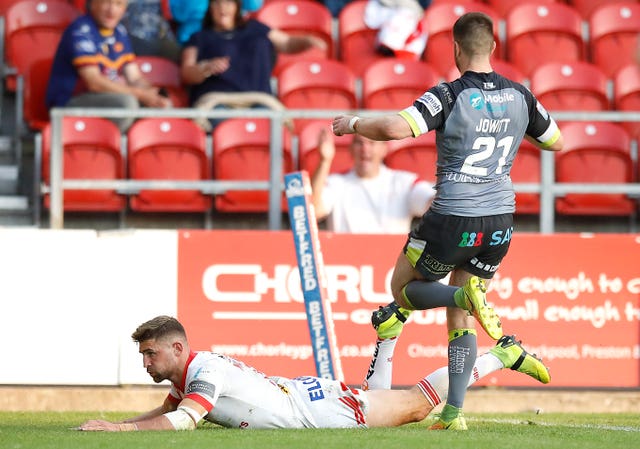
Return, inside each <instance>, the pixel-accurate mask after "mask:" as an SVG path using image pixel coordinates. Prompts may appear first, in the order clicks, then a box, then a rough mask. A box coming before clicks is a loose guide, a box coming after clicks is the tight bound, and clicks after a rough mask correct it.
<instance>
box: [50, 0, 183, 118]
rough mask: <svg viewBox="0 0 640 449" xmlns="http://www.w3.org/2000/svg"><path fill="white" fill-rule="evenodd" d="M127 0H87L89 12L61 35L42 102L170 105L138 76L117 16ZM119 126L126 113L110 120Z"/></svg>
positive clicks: (124, 105) (79, 104)
mask: <svg viewBox="0 0 640 449" xmlns="http://www.w3.org/2000/svg"><path fill="white" fill-rule="evenodd" d="M126 8H127V1H126V0H91V2H90V4H89V11H88V14H86V15H83V16H80V17H79V18H78V19H76V20H75V21H74V22H72V23H71V24H70V25H69V26H68V27H67V29H66V30H65V32H64V33H63V36H62V38H61V40H60V43H59V44H58V48H57V50H56V54H55V57H54V61H53V66H52V69H51V76H50V78H49V84H48V86H47V95H46V103H47V107H49V108H51V107H54V106H57V107H64V106H66V107H105V108H126V109H136V108H139V107H140V105H143V106H148V107H156V108H162V107H170V106H171V102H170V100H169V99H168V98H166V97H164V96H162V95H160V93H159V90H158V89H157V88H155V87H153V86H152V85H151V84H150V83H149V82H148V81H147V80H146V79H145V78H144V77H143V75H142V73H141V72H140V69H139V67H138V65H137V64H136V62H135V54H134V53H133V50H132V48H131V43H130V42H129V38H128V35H127V32H126V30H125V28H124V27H123V26H122V25H121V24H120V20H121V19H122V16H123V15H124V13H125V10H126ZM113 121H114V122H115V123H116V124H117V125H118V126H119V127H120V129H121V130H122V131H124V130H126V129H128V127H129V126H130V125H131V123H132V122H133V119H131V118H122V119H113Z"/></svg>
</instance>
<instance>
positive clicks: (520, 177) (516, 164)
mask: <svg viewBox="0 0 640 449" xmlns="http://www.w3.org/2000/svg"><path fill="white" fill-rule="evenodd" d="M540 151H542V150H540V149H539V148H538V147H536V146H535V145H533V144H532V143H529V142H527V141H526V140H523V141H522V143H521V144H520V148H519V149H518V153H517V154H516V157H515V159H514V161H513V166H512V167H511V180H512V181H513V182H514V183H538V184H539V183H540ZM539 213H540V194H538V193H526V192H517V193H516V214H539Z"/></svg>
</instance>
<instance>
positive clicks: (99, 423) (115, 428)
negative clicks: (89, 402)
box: [78, 419, 136, 432]
mask: <svg viewBox="0 0 640 449" xmlns="http://www.w3.org/2000/svg"><path fill="white" fill-rule="evenodd" d="M78 430H84V431H89V432H123V431H127V430H136V429H135V424H132V423H112V422H109V421H103V420H101V419H91V420H89V421H87V422H85V423H84V424H82V425H80V427H78Z"/></svg>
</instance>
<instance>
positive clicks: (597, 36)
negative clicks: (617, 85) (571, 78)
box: [589, 2, 640, 77]
mask: <svg viewBox="0 0 640 449" xmlns="http://www.w3.org/2000/svg"><path fill="white" fill-rule="evenodd" d="M589 30H590V36H591V40H590V44H589V48H590V51H591V60H592V61H593V62H594V63H595V64H597V65H598V66H599V67H600V68H601V69H602V70H603V71H604V72H605V73H606V74H607V76H609V77H613V76H614V74H615V73H616V72H617V71H618V70H619V69H620V68H621V67H623V66H625V65H627V64H630V63H637V62H636V59H635V58H636V54H637V45H638V35H639V34H640V3H636V2H625V3H621V2H615V3H607V4H605V5H602V6H599V7H598V8H596V9H595V10H594V11H593V13H592V14H591V19H590V20H589Z"/></svg>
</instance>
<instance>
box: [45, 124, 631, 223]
mask: <svg viewBox="0 0 640 449" xmlns="http://www.w3.org/2000/svg"><path fill="white" fill-rule="evenodd" d="M323 126H327V127H328V126H329V121H323V120H316V121H314V122H311V123H308V124H307V126H306V127H305V128H303V130H302V132H301V133H300V134H299V139H298V140H299V141H298V159H299V163H298V165H296V164H295V163H294V155H293V150H292V136H291V134H290V133H289V132H288V131H286V130H284V131H283V134H282V136H281V138H282V148H281V150H282V153H281V155H282V159H283V171H284V172H285V173H286V172H291V171H293V170H295V169H301V170H307V171H308V172H311V173H313V171H314V170H315V167H316V166H317V164H318V161H319V155H318V150H317V141H318V133H319V130H320V128H321V127H323ZM562 132H563V136H564V139H565V150H563V151H562V152H560V153H557V154H556V155H555V158H556V181H557V182H572V183H593V182H596V183H631V182H636V181H638V177H639V175H640V174H638V173H637V167H635V168H634V160H633V158H632V155H631V138H630V136H629V135H628V133H627V132H626V131H625V130H624V128H622V127H620V126H619V125H616V124H612V123H600V122H594V123H581V122H580V123H579V122H574V123H568V124H565V125H563V126H562ZM212 137H213V144H212V147H213V149H212V154H211V155H209V154H208V151H207V145H206V137H205V134H204V132H203V131H202V130H201V129H200V128H199V127H198V126H197V125H195V124H194V123H193V122H192V121H190V120H186V119H161V118H151V119H141V120H139V121H137V122H136V123H135V124H134V125H133V126H132V127H131V128H130V130H129V131H128V133H127V149H126V151H122V148H121V135H120V132H119V130H118V128H117V127H116V126H115V125H114V124H113V123H111V122H109V121H107V120H105V119H101V118H71V117H66V118H65V119H64V120H63V130H62V142H63V148H64V150H63V154H64V156H63V159H64V162H63V163H64V177H65V179H112V180H116V179H133V180H179V181H204V180H210V179H215V180H244V181H260V180H261V181H266V180H268V179H269V167H270V163H269V161H270V144H271V140H272V136H271V135H270V125H269V121H268V120H267V119H240V118H238V119H228V120H225V121H224V122H222V123H221V124H220V125H218V127H217V128H216V129H215V130H214V133H213V136H212ZM352 137H353V136H352V135H347V136H342V137H339V138H336V157H335V160H334V163H333V164H332V167H331V171H332V172H334V173H335V172H341V171H345V170H347V169H348V168H349V167H351V158H350V154H349V144H350V142H351V139H352ZM42 142H43V144H42V155H43V157H42V160H43V163H42V179H43V182H44V183H45V184H48V183H49V170H50V165H49V164H50V150H51V130H50V127H49V126H47V127H46V128H45V130H44V132H43V139H42ZM435 160H436V146H435V136H434V135H433V133H428V134H426V135H424V136H421V137H419V138H417V139H405V140H403V141H392V142H389V149H388V154H387V156H386V158H385V163H386V164H387V165H388V166H390V167H392V168H396V169H403V170H408V171H414V172H415V173H417V174H418V175H419V176H421V177H422V178H424V179H427V180H430V181H434V180H435V166H436V164H435ZM511 174H512V179H513V181H514V182H515V183H520V182H522V183H539V182H540V150H539V149H537V148H534V147H533V146H532V145H531V144H529V143H524V144H523V145H522V146H521V147H520V149H519V154H518V156H517V157H516V159H515V163H514V166H513V169H512V172H511ZM516 203H517V212H518V213H525V214H527V213H533V214H537V213H539V211H540V201H539V195H538V194H531V193H518V194H517V195H516ZM44 204H45V207H49V197H48V195H45V196H44ZM212 204H214V205H215V209H216V210H218V211H220V212H266V211H267V210H268V204H269V203H268V192H267V191H227V192H225V193H222V194H217V195H215V196H213V199H212V196H211V195H208V194H206V193H203V192H202V191H200V190H144V189H143V190H141V191H139V192H136V193H134V194H132V195H130V196H129V207H130V208H131V209H132V210H134V211H140V212H159V211H161V212H198V211H201V212H204V211H207V210H209V209H210V208H211V206H212ZM125 207H127V196H126V195H123V194H121V193H118V192H117V191H116V190H75V191H74V190H68V191H65V195H64V209H65V210H68V211H120V210H123V209H124V208H125ZM636 207H637V206H636V203H635V201H634V200H633V199H631V198H629V197H627V196H626V195H624V194H567V195H566V196H564V197H562V198H558V199H557V201H556V209H557V211H558V213H561V214H567V215H631V214H633V213H635V211H636ZM282 210H283V211H284V210H286V204H285V202H284V198H283V200H282Z"/></svg>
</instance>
